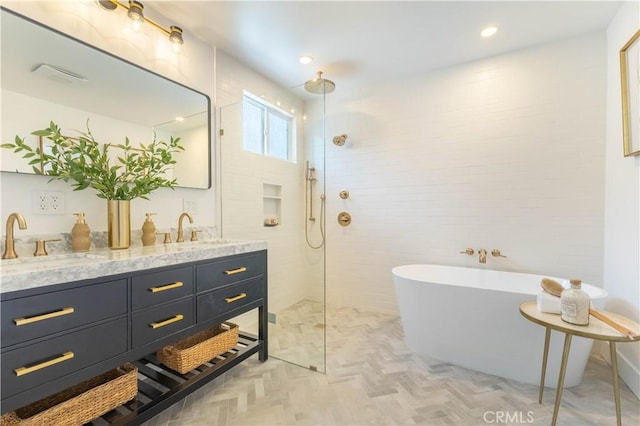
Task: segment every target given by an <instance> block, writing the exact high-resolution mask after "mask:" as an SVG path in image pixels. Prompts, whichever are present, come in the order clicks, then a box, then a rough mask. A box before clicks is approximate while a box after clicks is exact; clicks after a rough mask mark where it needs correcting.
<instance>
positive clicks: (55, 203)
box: [31, 191, 64, 215]
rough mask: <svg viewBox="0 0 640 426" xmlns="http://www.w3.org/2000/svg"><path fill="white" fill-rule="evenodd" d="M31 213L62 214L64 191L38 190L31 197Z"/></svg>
mask: <svg viewBox="0 0 640 426" xmlns="http://www.w3.org/2000/svg"><path fill="white" fill-rule="evenodd" d="M31 211H32V213H33V214H35V215H38V214H64V192H58V191H39V192H33V193H32V197H31Z"/></svg>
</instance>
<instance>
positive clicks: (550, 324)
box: [520, 301, 640, 426]
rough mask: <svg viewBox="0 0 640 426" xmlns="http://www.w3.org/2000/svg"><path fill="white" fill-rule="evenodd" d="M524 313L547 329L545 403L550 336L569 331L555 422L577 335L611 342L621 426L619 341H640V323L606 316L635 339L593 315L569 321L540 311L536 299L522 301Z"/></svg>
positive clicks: (541, 375) (559, 379) (562, 363)
mask: <svg viewBox="0 0 640 426" xmlns="http://www.w3.org/2000/svg"><path fill="white" fill-rule="evenodd" d="M520 313H521V314H522V316H524V317H525V318H526V319H528V320H529V321H533V322H535V323H536V324H539V325H541V326H543V327H545V328H546V333H545V337H544V355H543V358H542V372H541V373H540V392H539V395H538V402H539V403H540V404H542V393H543V391H544V376H545V373H546V370H547V356H548V355H549V338H550V337H551V330H556V331H560V332H562V333H564V334H565V336H564V349H563V351H562V362H561V364H560V374H559V376H558V389H557V391H556V402H555V406H554V407H553V419H552V420H551V425H552V426H555V424H556V420H557V418H558V410H559V408H560V399H561V398H562V386H563V385H564V374H565V371H566V368H567V359H568V358H569V349H570V348H571V337H572V336H574V335H576V336H580V337H586V338H589V339H594V340H604V341H607V342H609V350H610V351H611V369H612V373H613V397H614V399H615V403H616V420H617V424H618V426H620V425H621V424H622V418H621V411H620V383H619V381H618V358H617V354H616V342H636V341H638V340H640V324H638V323H636V322H634V321H632V320H630V319H628V318H626V317H623V316H621V315H616V314H613V313H610V312H606V315H607V316H608V317H609V318H611V319H612V320H613V321H615V322H617V323H618V324H620V325H622V326H624V327H626V328H628V329H630V330H632V331H633V332H634V334H635V336H634V337H633V338H629V337H628V336H626V335H624V334H622V333H620V332H619V331H617V330H615V329H614V328H613V327H611V326H610V325H608V324H606V323H604V322H602V321H600V320H599V319H597V318H594V317H593V316H591V317H590V318H589V325H573V324H569V323H568V322H564V321H563V320H562V319H561V318H560V315H556V314H547V313H544V312H540V311H538V307H537V304H536V302H535V301H532V302H524V303H522V304H521V305H520Z"/></svg>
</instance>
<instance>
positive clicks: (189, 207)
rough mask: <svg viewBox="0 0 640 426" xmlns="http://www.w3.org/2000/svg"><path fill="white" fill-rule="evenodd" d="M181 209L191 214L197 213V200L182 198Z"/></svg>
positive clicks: (195, 214)
mask: <svg viewBox="0 0 640 426" xmlns="http://www.w3.org/2000/svg"><path fill="white" fill-rule="evenodd" d="M182 210H183V211H185V212H187V213H191V215H192V216H197V215H198V200H193V199H190V198H183V199H182Z"/></svg>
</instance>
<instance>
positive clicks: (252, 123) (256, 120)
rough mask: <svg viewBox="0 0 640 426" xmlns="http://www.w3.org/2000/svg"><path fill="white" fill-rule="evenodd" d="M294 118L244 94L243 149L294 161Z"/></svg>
mask: <svg viewBox="0 0 640 426" xmlns="http://www.w3.org/2000/svg"><path fill="white" fill-rule="evenodd" d="M294 139H295V117H294V116H292V115H290V114H287V113H286V112H284V111H283V110H281V109H280V108H277V107H275V106H273V105H270V104H268V103H267V102H265V101H264V100H262V99H260V98H257V97H255V96H252V95H250V94H248V93H245V94H244V97H243V101H242V146H243V147H244V149H245V151H250V152H255V153H257V154H262V155H268V156H270V157H275V158H280V159H282V160H289V161H294V149H293V147H294V144H293V141H294Z"/></svg>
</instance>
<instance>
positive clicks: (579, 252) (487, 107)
mask: <svg viewBox="0 0 640 426" xmlns="http://www.w3.org/2000/svg"><path fill="white" fill-rule="evenodd" d="M605 49H606V38H605V34H604V33H603V32H599V33H594V34H589V35H586V36H582V37H578V38H574V39H569V40H564V41H559V42H554V43H550V44H546V45H541V46H536V47H532V48H529V49H525V50H519V51H516V52H512V53H509V54H505V55H501V56H496V57H493V58H489V59H485V60H481V61H477V62H471V63H468V64H463V65H459V66H455V67H451V68H448V69H443V70H439V71H435V72H430V73H426V74H421V75H413V76H410V77H408V78H406V79H403V80H401V81H392V82H388V83H386V84H377V85H375V86H374V87H369V88H363V89H360V90H352V91H349V90H348V89H346V88H341V87H340V79H339V78H338V77H337V76H336V78H335V79H336V84H337V89H336V92H335V93H334V94H331V95H329V96H328V102H327V112H328V122H327V123H328V124H327V125H328V137H329V138H330V137H331V136H333V135H339V134H342V133H347V134H348V135H349V139H348V141H347V144H346V145H345V146H343V147H337V146H334V145H332V144H328V145H327V177H328V181H327V194H328V220H327V222H328V241H329V244H328V247H329V249H328V251H327V300H328V302H329V303H334V304H338V305H343V306H356V307H358V308H361V309H366V310H371V311H375V312H392V313H394V312H397V306H396V299H395V293H394V288H393V283H392V277H391V272H390V271H391V268H392V267H393V266H396V265H400V264H406V263H437V264H445V265H458V266H473V267H476V266H479V264H478V257H477V255H475V256H473V257H469V256H466V255H464V254H460V253H459V252H460V251H462V250H464V249H466V248H467V247H472V248H474V249H476V250H477V249H480V248H485V249H487V250H488V251H491V250H492V249H496V248H497V249H500V250H501V251H502V253H503V254H505V255H506V256H508V258H506V259H503V258H500V259H496V258H493V257H491V256H489V257H488V259H487V264H486V265H483V266H481V267H483V268H489V269H504V270H513V271H523V272H531V273H539V274H545V275H555V276H559V277H569V276H571V277H573V276H577V277H581V278H582V279H583V280H584V281H585V282H589V283H592V284H595V285H598V286H602V276H603V260H602V259H603V226H604V225H603V223H604V148H605V144H604V141H605V130H606V123H605V119H606V94H605V90H606V59H605ZM343 188H346V189H348V190H349V191H350V193H351V197H350V198H349V199H347V200H341V199H340V198H339V197H338V193H339V191H340V190H341V189H343ZM342 210H346V211H349V212H350V213H351V214H352V216H353V221H352V224H351V226H349V227H346V228H342V227H340V226H339V225H338V224H337V221H336V216H337V214H338V212H339V211H342ZM480 308H481V307H479V309H480ZM452 309H455V307H452ZM514 309H515V308H514Z"/></svg>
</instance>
